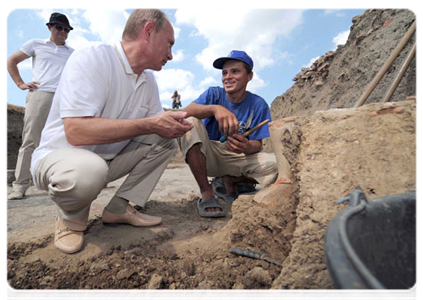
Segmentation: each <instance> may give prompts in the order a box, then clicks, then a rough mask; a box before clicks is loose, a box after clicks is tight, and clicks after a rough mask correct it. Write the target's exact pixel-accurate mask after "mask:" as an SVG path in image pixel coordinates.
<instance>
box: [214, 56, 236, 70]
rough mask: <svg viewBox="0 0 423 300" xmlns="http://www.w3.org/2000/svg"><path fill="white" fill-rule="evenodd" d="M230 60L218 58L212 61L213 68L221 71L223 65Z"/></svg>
mask: <svg viewBox="0 0 423 300" xmlns="http://www.w3.org/2000/svg"><path fill="white" fill-rule="evenodd" d="M230 59H232V58H227V57H221V58H218V59H216V60H215V61H214V63H213V67H215V68H216V69H220V70H221V69H223V65H224V64H225V62H227V61H228V60H230Z"/></svg>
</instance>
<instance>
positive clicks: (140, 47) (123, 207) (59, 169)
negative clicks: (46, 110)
mask: <svg viewBox="0 0 423 300" xmlns="http://www.w3.org/2000/svg"><path fill="white" fill-rule="evenodd" d="M174 43H175V39H174V33H173V27H172V24H171V23H170V21H169V20H168V18H167V17H166V15H165V14H164V13H163V12H162V11H160V10H155V9H147V10H141V9H137V10H134V11H133V12H132V13H131V15H130V16H129V18H128V20H127V23H126V26H125V29H124V32H123V35H122V42H119V43H116V44H115V45H109V44H95V45H90V46H88V47H86V48H82V49H79V50H77V51H75V52H74V53H73V55H72V56H71V57H70V58H69V60H68V62H67V64H66V67H65V69H64V70H63V74H62V78H61V81H60V84H59V87H58V88H57V92H56V94H55V96H54V99H53V104H52V108H51V112H50V114H49V116H48V119H47V123H46V126H45V128H44V130H43V132H42V135H41V142H40V146H39V147H38V148H37V149H36V150H35V151H34V154H33V156H32V164H31V172H32V174H33V178H34V182H35V184H36V186H37V187H38V188H40V189H43V190H47V191H48V192H49V196H50V198H51V199H52V200H53V201H54V202H55V203H56V205H57V207H58V219H57V223H56V232H55V239H54V244H55V246H56V247H57V248H58V249H59V250H61V251H63V252H65V253H74V252H77V251H79V250H80V249H82V247H83V245H84V234H83V231H84V230H85V229H86V227H87V221H88V215H89V210H90V206H91V202H92V201H94V200H95V199H96V198H97V196H98V194H99V193H100V192H101V190H102V189H103V188H104V187H106V185H107V183H108V182H110V181H113V180H116V179H118V178H121V177H123V176H125V175H128V176H127V178H126V179H125V181H124V183H123V184H122V186H121V187H120V188H119V189H118V191H117V192H116V194H115V195H114V196H113V198H112V199H111V201H110V203H109V204H108V205H107V206H106V207H105V209H104V211H103V215H102V220H103V222H104V223H124V224H130V225H133V226H154V225H158V224H160V223H161V218H160V217H155V216H149V215H146V214H142V213H140V212H138V211H137V210H135V209H134V207H133V206H132V205H130V204H129V201H131V202H133V203H136V204H138V205H141V206H143V205H144V204H145V203H146V201H147V200H148V198H149V196H150V194H151V193H152V191H153V189H154V187H155V185H156V184H157V182H158V180H159V178H160V177H161V175H162V173H163V171H164V170H165V168H166V166H167V164H168V163H169V161H170V160H171V159H172V157H173V156H174V154H175V152H176V150H177V143H176V141H175V140H174V138H177V137H180V136H182V135H184V134H185V133H186V132H187V131H189V130H191V128H192V124H190V123H188V122H186V121H185V120H184V117H185V116H186V113H185V112H163V108H162V105H161V102H160V99H159V92H158V88H157V83H156V80H155V78H154V75H153V73H152V72H150V71H147V69H152V70H155V71H160V70H161V69H162V67H163V66H164V65H165V64H166V62H167V61H168V60H171V59H172V58H173V56H172V46H173V44H174Z"/></svg>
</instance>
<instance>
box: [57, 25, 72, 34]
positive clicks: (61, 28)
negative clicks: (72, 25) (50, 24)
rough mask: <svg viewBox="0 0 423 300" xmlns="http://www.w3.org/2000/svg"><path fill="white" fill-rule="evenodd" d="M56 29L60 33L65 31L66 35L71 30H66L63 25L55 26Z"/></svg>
mask: <svg viewBox="0 0 423 300" xmlns="http://www.w3.org/2000/svg"><path fill="white" fill-rule="evenodd" d="M54 27H55V28H56V29H57V30H59V31H62V30H64V31H65V32H66V33H69V31H70V29H69V28H65V27H63V26H61V25H54Z"/></svg>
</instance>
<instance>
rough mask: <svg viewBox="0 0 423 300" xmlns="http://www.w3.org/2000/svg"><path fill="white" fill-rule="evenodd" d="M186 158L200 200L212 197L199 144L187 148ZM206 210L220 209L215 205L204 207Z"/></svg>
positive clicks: (204, 160)
mask: <svg viewBox="0 0 423 300" xmlns="http://www.w3.org/2000/svg"><path fill="white" fill-rule="evenodd" d="M186 160H187V163H188V165H189V168H190V169H191V172H192V174H193V175H194V178H195V180H196V181H197V184H198V186H199V188H200V192H201V196H202V200H208V199H210V198H211V197H214V194H213V189H212V187H211V185H210V184H209V181H208V179H207V164H206V157H205V156H204V154H203V153H202V152H201V150H200V145H199V144H195V145H194V146H192V147H191V149H189V150H188V152H187V154H186ZM206 211H208V212H216V211H217V212H220V211H222V210H221V209H220V208H218V207H216V208H206Z"/></svg>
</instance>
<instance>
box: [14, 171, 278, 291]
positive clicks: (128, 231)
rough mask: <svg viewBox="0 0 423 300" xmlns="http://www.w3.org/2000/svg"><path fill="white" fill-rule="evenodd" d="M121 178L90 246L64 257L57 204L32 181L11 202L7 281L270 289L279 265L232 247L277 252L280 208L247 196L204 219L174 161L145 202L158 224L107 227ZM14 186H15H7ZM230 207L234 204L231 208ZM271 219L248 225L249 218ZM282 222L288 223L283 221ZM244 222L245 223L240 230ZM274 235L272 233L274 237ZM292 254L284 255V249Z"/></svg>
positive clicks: (108, 193)
mask: <svg viewBox="0 0 423 300" xmlns="http://www.w3.org/2000/svg"><path fill="white" fill-rule="evenodd" d="M120 182H121V180H120V181H115V182H112V183H111V184H109V186H108V187H107V188H106V189H105V190H104V191H103V192H102V193H101V194H100V196H99V197H98V199H97V200H96V201H95V202H93V205H92V209H91V213H90V221H89V226H88V229H87V230H86V232H85V247H84V249H83V250H82V251H80V252H79V253H76V254H73V255H66V254H63V253H61V252H60V251H58V250H57V249H56V248H55V247H54V245H53V230H54V225H55V222H54V215H55V206H54V204H53V203H52V202H51V201H50V200H49V199H48V195H47V193H45V192H42V191H38V190H36V189H35V188H34V187H31V188H30V190H29V191H28V194H27V196H26V198H25V199H24V200H20V201H8V283H9V284H10V286H11V287H13V288H16V289H102V288H106V289H134V288H135V289H139V288H141V289H146V288H148V289H159V288H163V289H212V288H213V289H216V288H218V289H231V288H235V289H236V288H239V289H244V288H246V289H250V288H257V289H260V288H270V286H271V283H272V282H273V280H274V279H275V278H276V277H277V275H278V274H279V273H280V270H281V267H280V266H277V265H273V264H270V263H267V262H264V261H260V260H254V259H249V258H244V257H239V256H236V255H234V254H231V253H229V249H230V247H232V246H240V247H244V248H250V249H252V250H260V249H263V250H265V249H268V250H271V253H272V255H276V254H278V257H275V258H279V259H283V258H284V251H282V250H277V249H278V248H279V245H280V244H281V241H278V238H277V237H271V235H272V232H274V231H275V230H276V231H278V230H279V231H280V228H274V227H275V225H274V224H276V223H277V220H275V219H272V217H273V218H274V217H275V214H274V213H271V212H268V211H267V210H263V209H262V208H259V207H257V204H253V202H252V197H253V195H243V196H241V197H240V198H239V200H237V201H236V202H235V204H234V206H236V207H237V209H236V211H237V215H235V216H232V215H231V213H229V216H228V217H226V218H222V219H206V218H201V217H199V216H198V214H197V212H196V199H197V196H198V195H199V193H198V188H197V186H196V184H195V182H194V179H193V177H192V175H191V172H190V170H189V168H188V167H187V165H185V164H184V163H173V164H170V165H169V167H168V169H167V170H166V171H165V173H164V174H163V177H162V178H161V180H160V182H159V184H158V185H157V188H156V190H155V191H154V193H153V194H152V196H151V200H150V201H149V202H148V204H147V206H146V207H145V208H140V207H138V209H140V210H142V211H145V212H147V213H149V214H152V215H160V216H162V217H163V220H164V221H163V223H162V224H161V225H160V226H157V227H153V228H135V227H132V226H127V225H119V226H115V227H111V226H105V225H103V223H102V222H101V217H100V216H101V212H102V209H103V207H104V206H105V205H106V204H107V202H108V200H109V199H110V198H111V197H112V195H113V194H114V192H115V191H116V189H117V187H118V186H119V184H120ZM9 189H10V188H9ZM226 208H227V209H228V211H229V212H230V211H231V207H229V206H226ZM249 215H250V216H251V218H253V216H254V217H257V216H261V217H260V218H261V219H268V220H269V221H267V222H266V221H263V222H261V223H259V222H256V223H252V224H251V223H250V224H248V226H247V228H242V224H243V223H245V220H246V219H248V218H246V217H247V216H249ZM281 226H283V224H282V225H281ZM240 227H241V228H240ZM270 237H271V238H270ZM285 255H286V253H285Z"/></svg>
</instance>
